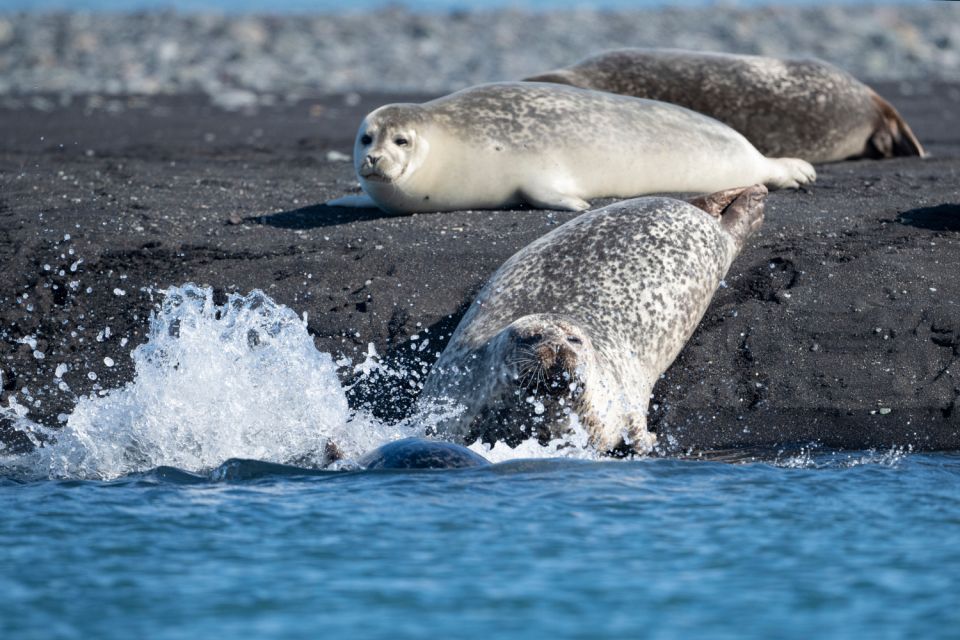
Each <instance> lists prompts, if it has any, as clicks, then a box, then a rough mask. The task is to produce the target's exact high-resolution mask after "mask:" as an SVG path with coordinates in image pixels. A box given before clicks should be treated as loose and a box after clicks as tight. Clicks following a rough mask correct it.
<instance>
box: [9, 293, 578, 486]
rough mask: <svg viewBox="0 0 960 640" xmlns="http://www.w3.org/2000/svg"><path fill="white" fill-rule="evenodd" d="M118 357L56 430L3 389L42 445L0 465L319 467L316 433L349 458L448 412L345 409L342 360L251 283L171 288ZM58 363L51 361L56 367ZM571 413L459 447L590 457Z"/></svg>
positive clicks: (89, 473) (109, 474)
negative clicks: (143, 334) (120, 372)
mask: <svg viewBox="0 0 960 640" xmlns="http://www.w3.org/2000/svg"><path fill="white" fill-rule="evenodd" d="M130 357H131V358H132V359H133V362H134V368H135V376H134V379H133V381H132V382H130V383H128V384H127V385H125V386H123V387H121V388H119V389H113V390H110V391H108V392H100V393H101V394H103V395H99V394H95V395H90V396H86V397H82V398H80V399H79V400H78V402H77V404H76V406H75V407H74V409H73V411H72V412H71V413H70V414H69V415H67V416H62V415H61V416H60V417H61V422H63V421H64V419H65V424H64V425H63V428H62V429H49V428H46V427H43V426H41V425H38V424H36V423H33V422H31V421H30V420H29V419H28V418H27V409H26V408H25V407H23V406H21V405H20V404H18V403H17V402H16V401H15V400H14V399H13V398H11V400H10V406H9V407H7V408H2V407H0V413H2V414H3V415H4V416H5V417H6V418H7V419H8V420H10V421H11V422H12V423H13V425H14V428H15V429H17V430H19V431H21V432H23V433H25V434H26V435H27V436H28V437H29V438H30V439H31V440H32V441H33V442H34V444H37V445H40V444H41V443H42V446H38V447H36V448H35V450H34V451H33V452H32V453H30V454H26V455H16V456H15V455H7V456H3V455H2V448H0V469H6V470H8V471H11V470H12V471H15V472H18V473H21V474H24V475H29V476H39V477H51V478H92V479H112V478H116V477H119V476H123V475H127V474H130V473H137V472H142V471H147V470H149V469H153V468H155V467H158V466H162V465H169V466H175V467H178V468H181V469H184V470H188V471H194V472H205V471H209V470H210V469H213V468H215V467H217V466H218V465H220V464H222V463H223V462H225V461H226V460H228V459H230V458H251V459H256V460H264V461H270V462H280V463H288V464H297V465H301V466H320V465H322V464H324V463H325V462H327V459H326V456H325V453H324V452H325V448H326V446H327V443H328V442H332V443H335V444H336V446H337V448H338V449H339V450H340V452H341V453H342V454H343V456H344V458H345V460H346V461H348V462H349V461H350V460H351V459H355V458H358V457H360V456H361V455H363V454H364V453H366V452H368V451H370V450H371V449H374V448H376V447H378V446H380V445H382V444H385V443H387V442H390V441H392V440H396V439H399V438H405V437H410V436H420V435H423V434H424V433H425V432H426V431H427V429H428V428H429V427H430V426H432V425H435V424H436V423H437V422H438V421H440V420H442V419H443V418H444V417H445V416H446V415H447V414H448V413H449V412H451V411H456V410H458V409H457V408H455V407H450V406H446V405H438V406H436V407H431V408H430V409H428V410H424V411H422V412H421V413H420V414H419V415H417V416H414V417H412V418H410V419H408V420H406V421H404V422H402V423H399V424H387V423H384V422H381V421H379V420H376V419H374V418H373V417H371V416H369V415H367V414H365V413H362V412H360V413H358V412H351V411H350V409H349V408H348V405H347V399H346V394H345V392H344V389H343V387H342V386H341V383H340V380H339V378H338V376H337V368H338V366H349V364H350V362H349V360H342V361H338V362H335V361H334V359H333V358H332V357H331V355H330V354H327V353H321V352H319V351H317V349H316V347H315V346H314V344H313V339H312V338H311V337H310V335H309V333H308V332H307V327H306V322H305V320H304V319H302V318H301V317H299V316H298V315H297V313H296V312H294V311H293V310H292V309H289V308H287V307H285V306H283V305H280V304H277V303H276V302H274V301H273V300H272V299H270V297H268V296H267V295H266V294H264V293H263V292H261V291H253V292H251V293H250V294H249V295H246V296H241V295H237V294H234V295H231V296H230V297H229V298H228V301H227V302H226V304H224V305H221V306H218V305H216V304H214V301H213V291H212V290H211V289H210V288H204V287H199V286H196V285H193V284H186V285H183V286H181V287H171V288H170V289H168V290H167V291H165V292H164V297H163V303H162V305H161V306H160V308H159V309H158V310H157V312H156V313H155V314H153V315H152V316H151V318H150V329H149V333H148V339H147V342H146V343H145V344H143V345H141V346H139V347H137V348H136V349H134V350H133V351H132V352H131V354H130ZM107 361H109V362H107ZM104 362H106V363H107V366H111V365H112V364H113V361H112V360H111V359H110V358H106V359H105V360H104ZM61 367H62V369H61ZM354 369H355V373H360V374H364V375H366V374H368V373H371V372H373V371H378V372H379V373H380V374H381V375H383V374H386V375H388V377H401V378H403V377H408V376H409V375H411V374H408V373H405V372H402V371H394V370H387V368H386V367H385V365H383V364H382V363H381V362H380V359H379V357H378V356H377V354H376V351H375V349H373V347H372V345H371V346H370V347H368V351H367V354H366V360H365V361H364V362H363V363H361V364H360V365H357V366H356V367H355V368H354ZM66 370H67V368H66V367H65V366H63V365H61V366H60V367H58V368H57V372H58V373H59V374H60V375H63V373H65V372H66ZM89 377H90V378H91V379H95V377H96V376H95V374H94V373H93V372H89ZM572 420H573V422H572V423H571V435H570V436H569V437H566V438H564V439H562V440H555V441H553V442H551V443H549V444H548V445H547V446H541V445H539V444H538V443H537V442H536V441H535V440H530V441H527V442H524V443H521V445H520V446H518V447H517V448H514V449H511V448H510V447H508V446H507V445H505V444H502V443H500V444H497V445H496V446H495V447H492V448H491V447H489V446H487V445H483V444H480V443H474V444H473V445H471V449H473V450H474V451H476V452H478V453H480V454H481V455H483V456H485V457H487V458H488V459H489V460H491V461H492V462H501V461H504V460H513V459H517V458H548V457H577V458H596V457H597V454H596V452H595V451H594V450H593V449H592V447H590V446H589V445H588V442H587V435H586V432H585V431H584V430H583V428H582V427H581V426H580V425H579V424H578V423H577V421H576V418H575V416H574V417H573V418H572ZM338 466H341V465H338Z"/></svg>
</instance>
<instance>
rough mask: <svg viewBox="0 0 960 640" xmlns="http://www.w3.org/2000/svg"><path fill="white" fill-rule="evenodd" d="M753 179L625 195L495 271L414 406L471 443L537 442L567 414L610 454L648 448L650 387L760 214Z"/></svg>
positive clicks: (567, 424)
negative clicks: (693, 194) (443, 413)
mask: <svg viewBox="0 0 960 640" xmlns="http://www.w3.org/2000/svg"><path fill="white" fill-rule="evenodd" d="M766 192H767V190H766V189H765V188H764V187H762V186H759V185H758V186H754V187H749V188H740V189H733V190H729V191H725V192H722V193H717V194H713V195H711V196H706V197H703V198H700V199H697V200H694V201H693V202H694V203H695V204H691V203H689V202H684V201H682V200H674V199H671V198H663V197H649V198H638V199H634V200H626V201H623V202H619V203H616V204H612V205H610V206H607V207H604V208H602V209H598V210H596V211H591V212H588V213H585V214H583V215H582V216H579V217H577V218H574V219H573V220H571V221H570V222H567V223H566V224H564V225H562V226H560V227H558V228H557V229H555V230H554V231H552V232H551V233H549V234H547V235H545V236H543V237H542V238H540V239H538V240H536V241H535V242H533V243H532V244H530V245H528V246H527V247H525V248H524V249H522V250H520V251H519V252H518V253H516V254H514V255H513V256H512V257H511V258H510V259H509V260H507V262H506V263H504V264H503V266H501V267H500V269H499V270H498V271H497V272H496V273H495V274H494V275H493V277H491V279H490V280H489V281H488V282H487V283H486V285H485V286H484V287H483V289H482V290H481V292H480V294H479V295H478V296H477V299H476V301H475V302H474V304H473V305H471V307H470V309H469V310H468V311H467V313H466V314H465V315H464V317H463V319H462V320H461V322H460V324H459V326H458V327H457V329H456V331H455V332H454V334H453V336H452V337H451V339H450V342H449V344H448V345H447V347H446V349H445V350H444V351H443V353H442V354H441V355H440V358H439V359H438V361H437V363H436V365H435V366H434V367H433V369H432V370H431V372H430V374H429V376H428V377H427V380H426V382H425V385H424V390H423V393H422V395H421V402H422V403H423V404H422V406H424V407H428V406H435V405H437V404H441V405H442V404H444V403H448V404H451V405H455V406H458V407H460V409H461V412H460V413H459V414H456V415H455V416H454V417H450V418H447V419H445V420H444V421H442V422H441V423H440V425H439V426H438V428H437V431H438V434H439V435H440V436H441V437H445V438H449V439H453V440H457V441H460V442H465V443H469V442H472V441H474V440H476V439H478V438H479V439H481V440H483V441H485V442H495V441H498V440H502V441H505V442H507V443H508V444H510V445H511V446H515V445H516V444H518V443H519V442H520V441H523V440H526V439H528V438H531V437H533V438H537V439H539V440H540V441H541V442H546V441H548V440H550V439H552V438H556V437H560V436H562V435H564V434H565V433H566V432H567V431H568V430H569V429H571V428H572V427H573V426H574V425H573V423H572V422H571V421H573V420H576V421H578V422H579V423H580V425H582V426H583V427H585V429H586V430H587V432H588V433H589V435H590V439H591V441H592V443H593V444H594V445H595V446H596V447H597V448H598V449H600V450H601V451H609V450H611V449H614V448H617V447H619V446H620V445H621V444H623V443H626V444H628V445H630V446H631V447H632V448H633V449H634V450H636V451H640V452H643V451H647V450H649V449H650V448H651V447H652V446H653V444H654V442H655V438H654V436H653V435H652V434H650V433H649V432H648V431H647V429H646V412H647V405H648V402H649V398H650V392H651V390H652V389H653V385H654V383H655V382H656V381H657V379H658V378H659V376H660V374H661V373H663V371H664V370H666V368H667V367H668V366H669V365H670V364H671V363H672V362H673V360H674V358H676V356H677V354H678V353H679V352H680V349H681V348H682V347H683V345H684V343H685V342H686V340H687V338H688V337H689V336H690V334H691V333H692V332H693V330H694V328H695V327H696V325H697V323H698V322H699V320H700V318H701V317H702V315H703V313H704V312H705V311H706V309H707V306H708V304H709V302H710V299H711V297H712V296H713V293H714V291H715V290H716V288H717V287H718V286H719V283H720V281H721V279H722V278H723V276H724V274H726V272H727V269H728V268H729V266H730V264H731V262H732V261H733V259H734V257H735V256H736V255H737V254H738V253H739V251H740V249H741V247H742V246H743V243H744V241H745V240H746V238H747V237H748V236H749V235H750V234H751V233H752V232H753V231H754V230H755V229H757V228H758V227H759V226H760V224H761V221H762V217H763V200H764V197H765V195H766Z"/></svg>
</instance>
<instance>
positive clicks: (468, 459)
mask: <svg viewBox="0 0 960 640" xmlns="http://www.w3.org/2000/svg"><path fill="white" fill-rule="evenodd" d="M357 463H358V464H359V465H360V466H361V467H363V468H364V469H465V468H467V467H482V466H485V465H488V464H490V462H489V461H488V460H487V459H486V458H484V457H483V456H481V455H479V454H476V453H474V452H473V451H470V449H467V448H466V447H461V446H460V445H457V444H453V443H451V442H439V441H437V440H425V439H423V438H404V439H402V440H397V441H395V442H390V443H387V444H385V445H383V446H382V447H377V448H376V449H374V450H373V451H371V452H370V453H367V454H365V455H364V456H363V457H362V458H360V460H358V461H357Z"/></svg>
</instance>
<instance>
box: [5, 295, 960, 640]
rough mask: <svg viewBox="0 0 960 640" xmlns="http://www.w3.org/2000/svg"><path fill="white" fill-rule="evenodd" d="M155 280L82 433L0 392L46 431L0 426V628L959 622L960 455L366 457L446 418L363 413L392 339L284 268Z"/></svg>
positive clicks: (505, 629) (479, 632)
mask: <svg viewBox="0 0 960 640" xmlns="http://www.w3.org/2000/svg"><path fill="white" fill-rule="evenodd" d="M156 294H157V297H158V308H157V311H156V313H155V314H154V315H153V317H152V318H151V319H150V329H149V335H148V339H147V342H146V343H145V344H142V345H140V346H137V347H136V348H135V349H132V351H131V353H130V354H129V357H130V358H132V359H133V364H134V366H135V370H136V374H135V377H134V379H133V380H132V381H131V382H130V383H128V384H127V385H125V386H124V387H122V388H119V389H109V390H107V389H101V390H100V391H98V392H97V393H95V394H93V395H90V396H85V397H80V398H77V402H76V406H75V407H74V408H73V410H72V411H71V413H70V414H69V415H61V416H60V422H61V423H62V424H61V428H60V429H57V430H52V429H50V428H49V427H47V426H44V425H41V424H37V423H34V422H32V421H31V419H30V417H29V413H28V410H27V407H26V405H25V404H21V402H22V403H29V402H30V398H29V393H28V392H29V390H27V389H24V390H23V392H22V394H21V395H20V396H18V398H19V399H15V400H14V401H13V402H12V403H11V405H10V406H9V407H4V408H2V409H0V414H2V417H3V418H4V419H5V420H6V421H7V423H8V424H12V425H13V426H14V427H15V428H17V429H18V430H20V431H21V432H23V433H25V434H27V435H29V437H30V438H31V439H32V440H33V441H34V442H36V443H38V444H40V443H42V444H43V446H41V447H38V448H36V449H35V450H33V451H32V452H22V451H15V450H12V449H8V450H3V449H2V448H0V513H2V514H3V516H2V517H0V594H2V597H0V638H3V639H7V638H10V639H27V638H37V639H43V640H48V639H53V638H84V639H85V638H124V639H126V638H141V637H142V638H200V637H224V638H233V637H250V638H316V637H330V638H427V637H430V638H483V639H485V640H487V639H489V638H491V637H495V638H544V637H553V638H602V637H607V638H635V637H650V638H688V637H710V638H744V637H755V638H771V637H776V638H809V637H814V636H815V637H835V638H851V637H870V638H906V637H910V638H925V639H929V638H949V637H954V638H955V637H957V636H958V633H960V632H958V629H960V607H957V603H958V596H957V594H958V593H960V455H956V454H936V455H934V454H924V455H919V454H911V453H910V452H905V451H897V450H894V451H866V452H844V453H838V452H826V451H820V450H818V449H816V448H813V449H808V450H802V449H801V450H796V451H792V450H791V451H774V452H766V453H765V454H764V455H763V456H762V457H759V458H755V457H751V455H750V454H749V453H741V454H739V455H737V456H736V457H733V458H729V459H728V460H726V461H724V462H718V461H702V460H680V459H667V458H640V459H633V460H621V461H610V460H601V459H599V458H598V456H597V455H596V453H595V452H591V451H590V450H589V447H588V446H586V444H585V441H584V440H583V437H582V436H583V434H582V433H580V434H578V433H576V432H574V433H573V435H571V436H570V437H569V439H567V440H566V441H563V442H555V443H551V446H549V447H541V446H540V445H538V444H536V443H534V442H528V443H524V444H521V446H520V447H518V448H517V449H509V448H506V447H495V448H493V449H488V448H486V447H484V446H483V445H474V448H475V450H476V451H478V452H479V453H482V454H483V455H485V456H487V457H488V458H489V459H491V460H492V461H493V462H495V463H496V464H493V465H491V466H488V467H484V468H477V469H472V470H441V471H404V472H400V471H362V470H358V469H357V466H356V465H355V464H352V465H351V463H350V460H355V459H356V458H357V457H359V456H360V455H361V454H362V453H364V452H366V451H369V450H370V449H372V448H374V447H376V446H378V445H379V444H382V443H384V442H389V441H392V440H395V439H397V438H399V437H404V436H410V435H422V434H423V432H424V429H425V425H427V424H429V422H430V420H431V417H430V411H429V409H425V410H424V411H423V412H422V414H418V415H417V416H414V417H412V418H411V419H409V420H407V421H405V422H403V423H400V424H386V423H383V422H380V421H378V420H377V419H375V418H373V417H372V416H370V415H365V414H364V413H363V412H362V411H360V410H355V409H354V410H352V409H350V408H349V406H348V403H347V401H346V392H345V389H344V388H343V387H342V386H341V382H340V377H339V376H338V373H337V372H338V371H340V370H342V369H343V368H352V369H353V371H354V372H355V373H357V374H358V375H361V376H363V375H368V374H371V375H372V372H374V371H382V370H383V368H384V367H385V366H386V365H384V364H383V363H381V362H379V360H378V358H377V356H376V353H375V351H374V350H373V348H372V347H371V349H370V351H369V352H368V354H367V356H366V358H365V359H364V360H363V361H362V362H350V361H346V360H337V361H335V360H334V359H333V358H332V357H331V356H330V355H329V354H325V353H321V352H318V351H317V350H316V349H315V347H314V344H313V341H312V339H311V337H310V335H309V333H308V332H307V325H306V319H305V318H303V317H301V316H300V315H299V314H298V313H297V312H296V311H294V310H293V309H290V308H288V307H285V306H283V305H280V304H277V303H276V302H274V301H273V300H271V299H270V298H269V296H267V295H265V294H264V293H262V292H259V291H254V292H251V293H249V294H247V295H239V294H232V295H230V296H229V297H228V299H227V301H226V302H224V303H222V304H220V303H217V302H216V301H215V299H214V295H213V292H212V290H211V289H209V288H204V287H198V286H196V285H193V284H186V285H183V286H181V287H171V288H169V289H167V290H166V291H162V292H159V291H158V292H156ZM26 340H27V341H28V342H29V339H26ZM426 340H427V338H426V337H425V336H421V337H420V342H425V341H426ZM34 348H35V349H36V348H37V347H36V346H34ZM38 353H39V352H38ZM35 355H36V354H35ZM40 355H43V354H40ZM118 357H120V356H119V355H118ZM66 370H67V365H61V366H59V367H58V368H57V374H56V376H57V379H56V380H52V381H50V382H49V384H58V385H66V382H65V381H64V380H63V379H62V376H63V373H64V372H65V371H66ZM394 373H396V374H397V375H403V372H394ZM61 389H63V387H62V386H61ZM578 438H579V440H578ZM329 441H334V442H336V443H337V445H338V447H339V448H340V449H341V450H342V451H343V453H344V455H345V457H346V461H344V462H343V463H342V464H340V470H324V469H322V468H321V467H323V463H322V459H323V456H324V455H325V454H324V453H323V452H324V450H325V444H326V443H327V442H329ZM338 464H339V463H338Z"/></svg>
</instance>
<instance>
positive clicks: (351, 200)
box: [323, 193, 380, 209]
mask: <svg viewBox="0 0 960 640" xmlns="http://www.w3.org/2000/svg"><path fill="white" fill-rule="evenodd" d="M323 206H325V207H350V208H351V209H379V208H380V207H378V206H377V203H376V202H374V201H373V199H371V198H370V196H368V195H367V194H365V193H364V194H362V195H358V196H343V197H342V198H334V199H333V200H327V201H326V202H324V203H323Z"/></svg>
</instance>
